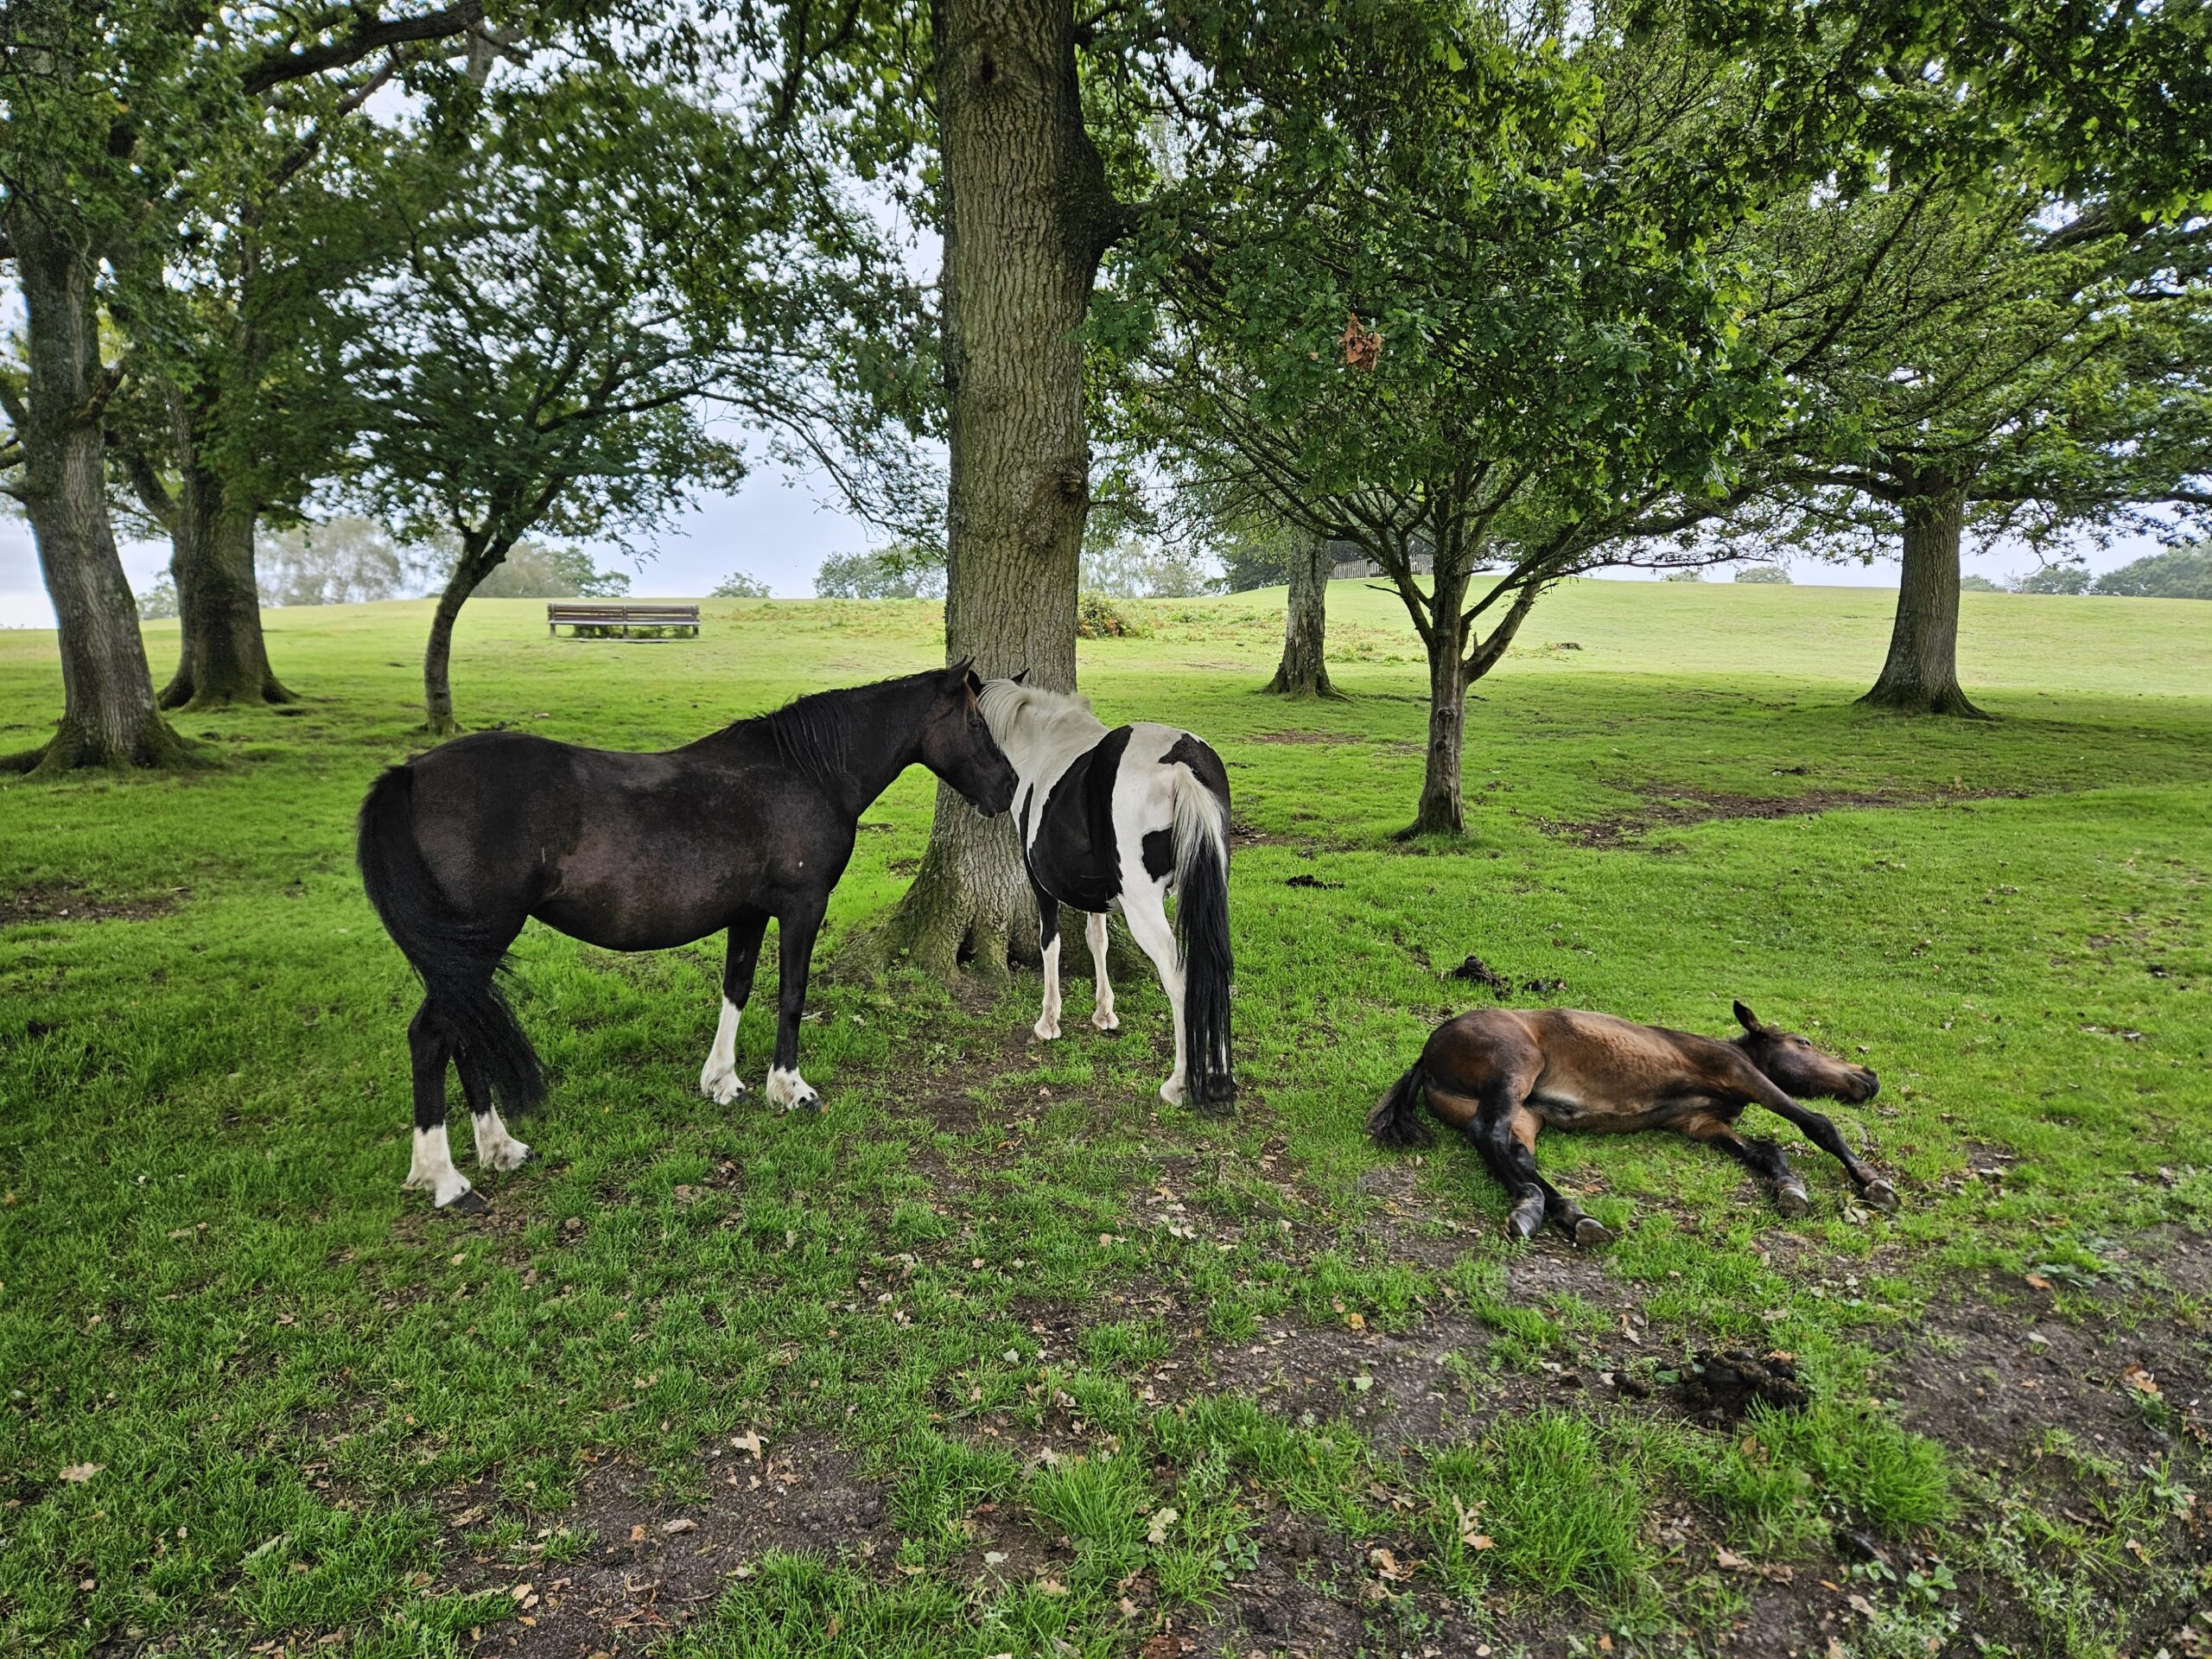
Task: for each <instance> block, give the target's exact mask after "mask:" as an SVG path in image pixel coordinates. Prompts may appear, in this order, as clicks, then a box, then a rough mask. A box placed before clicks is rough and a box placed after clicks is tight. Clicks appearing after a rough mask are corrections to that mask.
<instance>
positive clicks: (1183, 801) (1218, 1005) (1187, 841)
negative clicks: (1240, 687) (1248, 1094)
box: [1173, 761, 1236, 1106]
mask: <svg viewBox="0 0 2212 1659" xmlns="http://www.w3.org/2000/svg"><path fill="white" fill-rule="evenodd" d="M1173 770H1174V774H1175V807H1174V819H1173V841H1174V847H1175V931H1176V932H1177V933H1178V934H1179V935H1180V936H1181V943H1182V946H1183V1050H1184V1054H1185V1066H1186V1068H1187V1070H1186V1072H1185V1088H1186V1090H1187V1098H1188V1099H1189V1100H1190V1103H1192V1105H1193V1106H1209V1105H1227V1104H1228V1103H1230V1101H1232V1100H1234V1099H1236V1079H1235V1078H1234V1077H1232V1076H1231V1075H1230V1058H1229V974H1230V948H1229V810H1228V809H1227V808H1226V807H1224V806H1223V805H1222V804H1221V798H1220V797H1219V796H1217V795H1216V794H1215V793H1214V792H1213V791H1211V789H1208V788H1207V787H1206V786H1205V784H1204V783H1203V782H1202V781H1201V780H1200V779H1199V778H1198V774H1197V773H1196V772H1192V770H1191V768H1190V767H1189V766H1185V765H1184V764H1183V763H1181V762H1180V761H1178V762H1177V763H1176V764H1175V766H1174V768H1173Z"/></svg>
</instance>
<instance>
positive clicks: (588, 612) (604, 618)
mask: <svg viewBox="0 0 2212 1659" xmlns="http://www.w3.org/2000/svg"><path fill="white" fill-rule="evenodd" d="M563 626H567V627H569V628H571V629H573V630H574V631H575V633H574V637H575V638H576V639H582V637H583V631H584V630H585V629H586V628H608V629H613V628H620V629H621V630H622V637H623V638H624V639H628V638H629V637H630V630H631V629H632V628H633V627H636V628H689V629H690V630H691V634H692V637H693V638H694V639H696V638H697V637H698V633H699V607H697V606H696V605H632V604H628V603H622V604H614V605H584V604H577V603H575V602H573V601H570V602H565V603H564V602H557V601H556V603H554V604H551V605H548V606H547V607H545V632H547V634H548V635H550V636H551V637H553V638H555V639H558V638H559V637H560V632H561V629H562V628H563Z"/></svg>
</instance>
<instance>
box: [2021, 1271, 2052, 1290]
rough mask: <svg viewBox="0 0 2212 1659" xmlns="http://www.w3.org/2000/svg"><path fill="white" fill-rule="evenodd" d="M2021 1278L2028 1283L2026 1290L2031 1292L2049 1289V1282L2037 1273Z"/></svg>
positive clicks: (2024, 1275)
mask: <svg viewBox="0 0 2212 1659" xmlns="http://www.w3.org/2000/svg"><path fill="white" fill-rule="evenodd" d="M2021 1276H2022V1277H2023V1278H2024V1279H2025V1280H2026V1281H2028V1288H2029V1289H2031V1290H2049V1289H2050V1280H2048V1279H2046V1278H2044V1276H2043V1274H2039V1273H2030V1274H2023V1275H2021Z"/></svg>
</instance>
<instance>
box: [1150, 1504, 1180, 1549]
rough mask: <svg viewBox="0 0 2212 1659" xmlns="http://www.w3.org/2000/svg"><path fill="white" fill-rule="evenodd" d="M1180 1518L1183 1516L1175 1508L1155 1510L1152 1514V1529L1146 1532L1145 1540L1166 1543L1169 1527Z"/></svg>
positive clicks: (1153, 1542)
mask: <svg viewBox="0 0 2212 1659" xmlns="http://www.w3.org/2000/svg"><path fill="white" fill-rule="evenodd" d="M1180 1519H1182V1516H1179V1514H1178V1513H1177V1512H1176V1511H1175V1510H1154V1512H1153V1516H1152V1530H1151V1531H1149V1532H1147V1534H1145V1541H1147V1543H1152V1544H1164V1543H1166V1541H1167V1533H1168V1529H1170V1528H1172V1527H1173V1525H1174V1524H1175V1523H1176V1522H1178V1521H1179V1520H1180Z"/></svg>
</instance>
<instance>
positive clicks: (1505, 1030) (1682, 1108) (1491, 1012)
mask: <svg viewBox="0 0 2212 1659" xmlns="http://www.w3.org/2000/svg"><path fill="white" fill-rule="evenodd" d="M1736 1018H1737V1020H1738V1021H1740V1022H1741V1023H1742V1025H1743V1027H1744V1034H1743V1035H1742V1036H1740V1037H1737V1038H1734V1039H1729V1040H1726V1041H1723V1040H1722V1039H1719V1038H1716V1037H1700V1036H1696V1035H1694V1033H1690V1032H1687V1031H1669V1030H1667V1029H1665V1028H1664V1027H1660V1026H1638V1025H1632V1024H1630V1022H1629V1021H1628V1020H1616V1019H1614V1018H1613V1017H1612V1016H1611V1014H1585V1013H1583V1012H1582V1011H1580V1009H1576V1008H1528V1009H1522V1008H1479V1009H1478V1010H1476V1011H1475V1012H1474V1013H1472V1014H1461V1015H1460V1016H1459V1018H1458V1019H1456V1020H1447V1021H1446V1022H1445V1023H1444V1024H1443V1025H1440V1026H1439V1027H1437V1028H1436V1029H1435V1030H1434V1031H1433V1032H1432V1033H1430V1034H1429V1039H1428V1044H1427V1047H1425V1048H1423V1049H1422V1050H1421V1058H1419V1059H1418V1060H1416V1061H1414V1064H1413V1065H1412V1067H1411V1068H1410V1069H1409V1070H1408V1071H1407V1072H1406V1074H1405V1076H1403V1077H1400V1078H1399V1079H1398V1080H1397V1082H1396V1083H1395V1084H1392V1085H1391V1086H1390V1090H1389V1093H1387V1094H1385V1095H1384V1096H1383V1098H1382V1099H1380V1100H1378V1101H1376V1103H1375V1109H1374V1110H1373V1111H1372V1112H1370V1113H1369V1114H1368V1118H1367V1132H1368V1134H1369V1135H1371V1136H1372V1137H1373V1138H1374V1140H1375V1142H1376V1145H1377V1146H1383V1147H1425V1146H1427V1145H1428V1144H1429V1142H1430V1141H1432V1140H1433V1138H1434V1136H1433V1132H1432V1131H1431V1130H1430V1128H1429V1127H1428V1125H1427V1124H1426V1123H1424V1122H1421V1099H1422V1098H1423V1096H1426V1097H1427V1103H1428V1109H1429V1112H1430V1115H1431V1116H1434V1117H1436V1118H1438V1119H1439V1120H1440V1121H1441V1122H1445V1123H1446V1124H1448V1125H1450V1126H1451V1127H1452V1128H1455V1129H1457V1130H1459V1132H1460V1133H1461V1134H1462V1135H1465V1136H1466V1137H1467V1139H1468V1140H1469V1141H1472V1142H1473V1143H1474V1147H1475V1150H1476V1151H1477V1152H1478V1153H1480V1154H1482V1156H1483V1161H1484V1163H1486V1164H1488V1165H1489V1166H1490V1171H1491V1174H1493V1175H1495V1176H1497V1179H1498V1180H1499V1182H1500V1183H1501V1184H1503V1186H1504V1187H1505V1190H1506V1191H1507V1192H1508V1193H1510V1195H1511V1196H1512V1199H1513V1209H1512V1212H1511V1213H1510V1215H1509V1216H1508V1217H1506V1223H1505V1230H1506V1231H1507V1233H1509V1234H1510V1236H1513V1237H1515V1238H1529V1237H1532V1236H1534V1235H1535V1230H1536V1229H1537V1228H1538V1227H1539V1226H1541V1224H1543V1222H1544V1220H1545V1219H1546V1217H1549V1218H1550V1220H1551V1223H1552V1224H1553V1225H1554V1227H1557V1228H1558V1229H1559V1230H1560V1231H1561V1232H1563V1233H1565V1234H1566V1235H1567V1236H1568V1237H1569V1238H1571V1239H1573V1241H1574V1242H1575V1243H1578V1244H1595V1243H1603V1242H1605V1240H1606V1239H1608V1238H1610V1237H1611V1236H1612V1235H1611V1233H1609V1232H1607V1231H1606V1230H1605V1225H1604V1224H1603V1223H1601V1222H1599V1221H1598V1220H1596V1219H1594V1218H1593V1217H1590V1216H1586V1215H1585V1214H1583V1213H1582V1211H1581V1210H1580V1207H1579V1206H1577V1205H1576V1204H1575V1202H1574V1200H1573V1199H1572V1198H1567V1197H1566V1196H1564V1195H1563V1194H1561V1193H1560V1192H1559V1190H1558V1189H1557V1188H1556V1187H1554V1186H1553V1185H1552V1184H1551V1183H1550V1182H1549V1181H1547V1180H1546V1179H1544V1178H1543V1177H1542V1176H1541V1175H1539V1174H1538V1173H1536V1156H1535V1152H1536V1131H1537V1130H1538V1129H1539V1128H1542V1127H1543V1126H1544V1125H1545V1124H1550V1125H1551V1126H1552V1127H1553V1128H1560V1129H1582V1130H1598V1131H1601V1132H1606V1133H1615V1132H1619V1131H1622V1130H1627V1129H1672V1130H1674V1131H1675V1133H1676V1134H1678V1135H1688V1136H1689V1137H1690V1138H1691V1139H1692V1140H1693V1141H1708V1142H1710V1143H1711V1144H1713V1146H1716V1147H1719V1148H1720V1149H1721V1151H1723V1152H1725V1153H1726V1154H1728V1155H1729V1156H1730V1157H1732V1158H1733V1159H1735V1160H1737V1161H1738V1163H1740V1164H1742V1165H1743V1166H1745V1168H1746V1169H1749V1170H1750V1171H1751V1173H1753V1174H1754V1175H1757V1176H1758V1177H1759V1178H1760V1179H1762V1180H1764V1181H1765V1182H1767V1183H1768V1185H1770V1186H1771V1187H1772V1188H1773V1189H1774V1200H1775V1207H1776V1208H1777V1209H1778V1210H1780V1211H1782V1213H1783V1215H1785V1216H1802V1215H1803V1214H1804V1213H1805V1211H1806V1209H1807V1207H1808V1203H1809V1200H1808V1198H1806V1195H1805V1184H1804V1182H1803V1181H1802V1180H1800V1179H1798V1178H1797V1176H1796V1173H1794V1172H1793V1171H1792V1170H1791V1169H1790V1167H1789V1163H1788V1162H1787V1161H1786V1160H1784V1159H1783V1155H1782V1148H1781V1147H1778V1146H1777V1145H1776V1144H1775V1143H1774V1142H1773V1141H1758V1140H1751V1139H1746V1138H1745V1136H1742V1135H1738V1134H1737V1133H1736V1120H1737V1118H1738V1117H1739V1116H1742V1115H1743V1110H1744V1108H1745V1107H1746V1106H1748V1105H1750V1104H1751V1103H1753V1102H1757V1103H1758V1104H1759V1105H1762V1106H1764V1107H1765V1108H1766V1109H1768V1110H1769V1111H1771V1112H1776V1113H1778V1114H1779V1115H1781V1116H1783V1117H1786V1118H1788V1119H1789V1121H1790V1122H1792V1123H1795V1124H1796V1126H1797V1127H1798V1128H1801V1129H1802V1130H1804V1131H1805V1133H1806V1134H1807V1135H1810V1136H1811V1137H1812V1139H1813V1142H1814V1144H1815V1146H1818V1147H1820V1148H1821V1150H1822V1151H1824V1152H1828V1153H1832V1154H1834V1156H1835V1157H1836V1158H1837V1160H1839V1161H1840V1162H1841V1163H1842V1165H1843V1167H1844V1171H1845V1173H1847V1174H1848V1175H1849V1176H1850V1177H1851V1179H1852V1180H1853V1183H1854V1184H1855V1185H1857V1186H1858V1188H1859V1198H1861V1199H1863V1200H1864V1201H1865V1202H1866V1203H1868V1204H1871V1205H1875V1206H1877V1207H1878V1208H1879V1209H1883V1210H1894V1209H1896V1208H1897V1193H1896V1192H1894V1191H1893V1190H1892V1189H1891V1185H1890V1184H1889V1183H1888V1182H1887V1181H1885V1180H1884V1179H1881V1178H1880V1177H1879V1176H1878V1175H1877V1174H1875V1173H1874V1172H1873V1171H1872V1169H1870V1168H1868V1167H1867V1166H1866V1164H1865V1163H1863V1162H1861V1161H1860V1160H1859V1159H1858V1158H1857V1157H1856V1156H1854V1155H1853V1153H1852V1151H1851V1148H1850V1147H1847V1146H1845V1145H1844V1144H1843V1137H1842V1136H1841V1135H1838V1134H1837V1133H1836V1128H1835V1125H1834V1124H1833V1123H1831V1122H1828V1120H1827V1118H1825V1117H1822V1116H1821V1115H1820V1114H1819V1113H1818V1112H1808V1111H1807V1110H1806V1109H1804V1108H1803V1107H1802V1106H1800V1105H1799V1104H1798V1103H1796V1101H1795V1100H1793V1099H1791V1098H1790V1096H1793V1095H1812V1096H1819V1097H1821V1098H1824V1099H1828V1100H1844V1101H1853V1102H1859V1101H1869V1100H1872V1099H1873V1098H1874V1092H1875V1090H1876V1089H1877V1088H1878V1086H1879V1085H1878V1083H1877V1081H1876V1079H1875V1077H1874V1074H1873V1073H1872V1071H1868V1070H1867V1069H1866V1067H1865V1066H1863V1065H1850V1064H1848V1063H1847V1062H1846V1061H1843V1060H1839V1059H1836V1058H1834V1057H1833V1056H1831V1055H1827V1054H1823V1053H1821V1051H1820V1050H1819V1049H1817V1048H1815V1047H1814V1046H1812V1044H1810V1043H1808V1042H1807V1041H1806V1040H1805V1039H1803V1038H1802V1037H1798V1036H1795V1035H1792V1034H1791V1033H1788V1032H1782V1031H1776V1030H1773V1029H1772V1028H1771V1027H1767V1026H1763V1025H1761V1024H1760V1023H1759V1020H1758V1015H1757V1014H1753V1013H1752V1012H1751V1010H1750V1009H1749V1008H1747V1007H1745V1006H1744V1005H1743V1004H1742V1003H1741V1002H1738V1004H1736Z"/></svg>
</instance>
